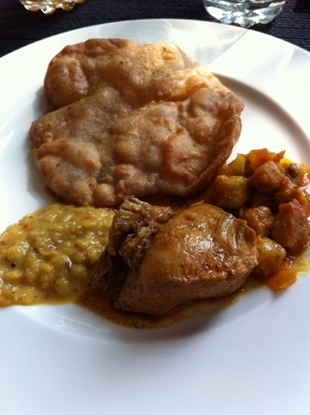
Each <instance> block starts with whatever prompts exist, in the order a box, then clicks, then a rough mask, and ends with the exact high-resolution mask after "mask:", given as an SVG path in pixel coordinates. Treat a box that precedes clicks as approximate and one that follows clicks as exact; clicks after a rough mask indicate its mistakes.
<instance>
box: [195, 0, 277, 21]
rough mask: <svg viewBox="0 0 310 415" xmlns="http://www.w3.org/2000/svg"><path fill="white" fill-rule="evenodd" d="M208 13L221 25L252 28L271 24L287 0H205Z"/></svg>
mask: <svg viewBox="0 0 310 415" xmlns="http://www.w3.org/2000/svg"><path fill="white" fill-rule="evenodd" d="M203 4H204V6H205V9H206V10H207V12H208V13H209V14H210V15H211V16H212V17H215V18H216V19H217V20H219V21H220V22H221V23H226V24H231V23H234V24H237V25H239V26H242V27H251V26H253V25H254V24H257V23H261V24H266V23H269V22H271V21H272V20H273V19H274V18H275V17H276V16H278V14H279V13H280V12H281V10H282V8H283V6H284V4H285V0H203Z"/></svg>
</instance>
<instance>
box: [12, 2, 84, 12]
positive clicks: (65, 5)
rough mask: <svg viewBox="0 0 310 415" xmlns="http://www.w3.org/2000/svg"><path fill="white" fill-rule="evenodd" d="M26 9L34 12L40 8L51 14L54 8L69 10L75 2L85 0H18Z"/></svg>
mask: <svg viewBox="0 0 310 415" xmlns="http://www.w3.org/2000/svg"><path fill="white" fill-rule="evenodd" d="M19 1H20V2H21V3H22V4H23V5H24V7H25V8H26V9H27V10H30V11H32V12H36V11H38V10H41V11H42V12H43V13H45V14H51V13H53V12H54V11H55V10H56V9H63V10H66V11H69V10H71V9H72V8H73V7H74V6H75V4H76V3H83V2H84V1H85V0H19Z"/></svg>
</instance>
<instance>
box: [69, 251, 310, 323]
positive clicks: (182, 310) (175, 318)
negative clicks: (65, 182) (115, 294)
mask: <svg viewBox="0 0 310 415" xmlns="http://www.w3.org/2000/svg"><path fill="white" fill-rule="evenodd" d="M309 273H310V249H309V248H308V250H307V252H306V254H305V255H301V256H299V257H297V258H295V259H292V260H288V261H287V262H286V264H285V266H284V267H283V268H282V269H280V270H279V271H277V272H276V273H275V274H274V275H273V276H271V277H269V278H267V279H266V278H264V279H262V278H257V277H249V278H248V280H247V282H246V284H245V286H244V287H243V288H242V289H241V290H239V291H238V292H236V293H233V294H231V295H229V296H226V297H223V298H213V299H203V300H194V301H190V302H188V303H185V304H182V305H180V306H178V307H176V308H175V309H173V310H171V311H170V312H168V313H166V314H164V315H163V316H159V317H158V316H149V315H145V314H139V313H130V312H125V311H122V310H116V309H115V308H114V307H113V306H112V304H111V301H110V299H109V298H108V296H107V294H105V293H103V292H99V291H98V289H97V290H93V291H86V292H85V293H84V294H82V295H81V296H80V297H79V298H78V300H77V301H76V304H78V305H79V306H82V307H85V308H87V309H88V310H90V311H92V312H93V313H95V314H97V315H99V316H101V317H103V318H106V319H107V320H109V321H111V322H113V323H115V324H118V325H121V326H125V327H130V328H136V329H158V328H164V327H169V326H173V325H175V324H178V323H180V322H182V321H186V320H189V319H192V318H197V317H204V316H210V315H212V314H215V313H219V312H220V311H222V310H224V309H227V308H228V307H231V306H232V305H234V304H235V303H236V302H237V301H239V298H240V296H241V295H246V294H249V293H250V292H251V291H253V290H254V289H257V288H261V287H262V286H267V287H269V288H271V289H272V290H274V291H279V290H283V289H286V288H288V287H289V286H290V285H292V284H294V283H295V282H296V281H297V279H298V277H302V275H303V274H309Z"/></svg>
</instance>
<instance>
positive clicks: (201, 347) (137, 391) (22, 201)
mask: <svg viewBox="0 0 310 415" xmlns="http://www.w3.org/2000/svg"><path fill="white" fill-rule="evenodd" d="M91 37H123V38H130V39H132V40H135V41H138V42H142V43H145V42H166V41H167V42H174V43H176V44H178V45H179V46H180V47H181V48H183V49H184V50H185V51H186V52H187V53H188V54H189V55H191V56H192V57H193V58H195V59H197V60H198V61H200V62H201V63H202V64H204V65H206V66H207V67H208V68H209V69H210V70H212V71H213V72H215V73H217V74H218V75H219V76H220V77H221V79H222V80H223V81H224V82H225V83H226V84H227V86H229V87H230V88H232V89H233V90H234V91H235V92H236V93H237V94H238V95H239V96H240V97H241V98H242V99H243V100H244V102H245V105H246V107H245V108H246V109H245V111H244V113H243V131H242V135H241V138H240V140H239V142H238V144H237V146H236V148H235V152H234V153H237V152H247V151H249V150H250V149H253V148H261V147H268V148H269V149H270V150H274V151H280V150H282V149H286V150H287V155H288V156H289V157H291V158H292V159H294V160H296V161H303V162H305V163H307V164H310V142H309V139H308V138H307V136H308V137H309V136H310V113H309V108H310V82H309V80H310V54H309V53H307V52H305V51H304V50H301V49H298V48H297V47H295V46H293V45H291V44H288V43H285V42H283V41H280V40H277V39H275V38H272V37H268V36H266V35H262V34H259V33H257V32H254V31H247V30H243V29H239V28H236V27H231V26H224V25H219V24H211V23H205V22H196V21H186V20H179V21H178V20H147V21H130V22H120V23H112V24H106V25H99V26H94V27H89V28H84V29H80V30H76V31H72V32H68V33H65V34H61V35H58V36H55V37H52V38H49V39H45V40H43V41H41V42H38V43H35V44H32V45H30V46H28V47H25V48H23V49H21V50H18V51H16V52H14V53H12V54H10V55H8V56H5V57H4V58H2V59H1V60H0V96H1V109H0V166H1V167H0V169H1V173H0V194H1V208H0V209H1V215H0V231H3V230H4V228H5V227H6V226H7V225H8V224H10V223H12V222H15V221H17V220H18V219H19V218H21V217H22V216H23V215H24V214H26V213H29V212H31V211H33V210H34V209H36V208H37V207H39V206H41V205H42V204H44V203H47V202H48V201H49V200H48V199H47V196H46V193H45V192H44V186H43V184H42V182H41V179H40V178H38V175H37V172H36V171H35V169H34V168H33V165H32V162H31V158H30V156H29V146H28V141H27V140H28V137H27V132H28V129H29V126H30V123H31V121H32V120H33V119H35V118H36V117H37V116H38V115H39V114H40V113H41V112H42V110H43V108H44V104H43V100H42V82H43V77H44V73H45V70H46V67H47V64H48V62H49V60H50V59H51V58H52V57H53V55H54V54H56V53H57V52H58V51H59V50H60V49H61V48H62V47H63V46H65V45H66V44H69V43H76V42H79V41H83V40H86V39H88V38H91ZM309 298H310V278H309V277H307V276H306V277H300V278H299V281H298V283H297V284H295V285H294V286H293V287H291V288H290V289H288V290H287V291H285V292H284V293H283V294H281V295H275V294H273V293H272V292H270V291H268V290H267V289H262V290H257V291H255V292H252V293H251V294H249V295H246V296H243V297H242V298H241V299H240V301H239V302H238V303H237V304H236V305H235V306H233V307H231V308H229V309H226V310H225V311H223V312H221V313H219V314H217V315H215V316H213V317H210V318H199V319H196V320H191V321H187V322H184V323H181V324H179V325H177V326H174V327H171V328H167V329H160V330H153V331H152V330H146V331H137V330H133V329H127V328H123V327H119V326H116V325H113V324H112V323H109V322H108V321H105V320H104V319H101V318H99V317H97V316H95V315H93V314H91V313H90V312H88V311H86V310H85V309H82V308H79V307H77V306H74V305H65V306H54V307H53V306H39V307H29V308H22V307H20V308H19V307H12V308H7V309H2V310H0V385H1V386H0V387H1V392H0V396H1V398H0V412H1V414H4V415H21V414H23V415H42V414H44V415H49V414H53V415H54V414H57V415H62V414H64V415H68V414H74V415H79V414H81V415H86V414H87V415H88V414H90V415H99V414H100V415H102V414H109V415H116V414H117V415H124V414H126V415H131V414H133V415H140V414H141V415H142V414H143V415H146V414H147V415H152V414H154V415H158V414H169V415H170V414H178V415H188V414H193V415H196V414H197V415H198V414H199V415H200V414H201V415H202V414H203V415H206V414H211V415H215V414H222V415H233V414H237V415H269V414H274V415H278V414H281V415H293V414H294V415H295V414H296V415H306V414H307V415H308V414H309V413H310V399H309V396H310V336H309V327H310V302H309Z"/></svg>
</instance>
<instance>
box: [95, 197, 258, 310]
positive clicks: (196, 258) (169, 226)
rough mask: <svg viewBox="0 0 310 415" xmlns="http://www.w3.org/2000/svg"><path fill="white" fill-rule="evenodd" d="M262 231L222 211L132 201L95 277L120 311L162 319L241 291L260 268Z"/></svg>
mask: <svg viewBox="0 0 310 415" xmlns="http://www.w3.org/2000/svg"><path fill="white" fill-rule="evenodd" d="M257 257H258V254H257V247H256V235H255V232H254V231H253V230H252V229H250V228H249V227H248V226H247V225H246V222H245V221H243V220H240V219H236V218H234V217H233V216H232V215H230V214H228V213H226V212H224V211H223V210H221V209H219V208H217V207H215V206H211V205H207V204H196V205H193V206H191V207H189V208H187V209H185V210H184V211H182V212H181V213H178V214H175V215H174V214H173V213H172V211H171V209H170V208H163V207H155V206H151V205H148V204H147V203H144V202H141V201H139V200H137V199H134V198H129V199H127V200H126V201H125V202H124V204H123V205H122V206H121V209H120V210H119V212H118V213H116V215H115V219H114V222H113V224H112V227H111V230H110V235H109V243H108V246H107V248H106V250H105V251H104V253H103V256H102V258H101V261H100V263H99V265H98V268H97V270H96V272H95V275H94V278H95V279H96V280H97V281H98V280H99V281H100V282H101V283H103V284H104V286H105V288H106V289H108V290H109V291H110V292H111V293H112V297H113V304H114V306H115V307H116V308H119V309H122V310H126V311H133V312H141V313H147V314H151V315H161V314H164V313H166V312H168V311H169V310H171V309H172V308H174V307H176V306H177V305H179V304H182V303H184V302H187V301H190V300H194V299H201V298H214V297H220V296H225V295H228V294H230V293H232V292H234V291H236V290H238V289H239V288H240V287H241V286H242V285H243V284H244V282H245V280H246V278H247V276H248V275H249V274H250V272H251V271H252V269H253V268H254V267H255V266H256V265H257Z"/></svg>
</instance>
